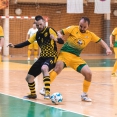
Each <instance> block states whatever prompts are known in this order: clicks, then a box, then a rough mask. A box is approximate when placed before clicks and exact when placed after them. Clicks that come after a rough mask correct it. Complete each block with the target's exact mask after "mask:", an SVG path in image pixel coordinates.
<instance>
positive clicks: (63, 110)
mask: <svg viewBox="0 0 117 117" xmlns="http://www.w3.org/2000/svg"><path fill="white" fill-rule="evenodd" d="M0 94H3V95H6V96H10V97H14V98H18V99H21V100H26V101H30V102H34V103H37V104H41V105H45V106H48V107H54V108H57V107H55V106H50V105H46V104H43V103H40V102H35V101H32V100H27V99H23V98H19V97H17V96H12V95H8V94H5V93H1V92H0ZM57 109H61V110H62V112H65V111H67V112H72V113H76V112H74V111H70V110H65V109H63V108H57ZM76 114H79V115H83V116H88V117H93V116H90V115H85V114H81V113H76Z"/></svg>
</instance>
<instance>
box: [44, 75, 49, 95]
mask: <svg viewBox="0 0 117 117" xmlns="http://www.w3.org/2000/svg"><path fill="white" fill-rule="evenodd" d="M43 82H44V84H45V92H46V94H50V77H49V76H45V77H44V78H43Z"/></svg>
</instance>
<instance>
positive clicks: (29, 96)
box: [23, 94, 37, 99]
mask: <svg viewBox="0 0 117 117" xmlns="http://www.w3.org/2000/svg"><path fill="white" fill-rule="evenodd" d="M23 98H24V99H36V98H37V95H36V94H33V95H32V94H29V95H27V96H24V97H23Z"/></svg>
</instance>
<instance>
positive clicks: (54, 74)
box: [50, 70, 57, 82]
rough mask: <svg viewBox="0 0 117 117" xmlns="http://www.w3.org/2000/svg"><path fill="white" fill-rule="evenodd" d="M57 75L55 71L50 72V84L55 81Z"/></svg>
mask: <svg viewBox="0 0 117 117" xmlns="http://www.w3.org/2000/svg"><path fill="white" fill-rule="evenodd" d="M56 76H57V73H56V72H55V71H53V70H52V71H51V72H50V82H53V80H54V79H55V78H56Z"/></svg>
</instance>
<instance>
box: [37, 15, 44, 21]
mask: <svg viewBox="0 0 117 117" xmlns="http://www.w3.org/2000/svg"><path fill="white" fill-rule="evenodd" d="M40 19H42V20H44V18H43V17H42V16H41V15H37V16H35V20H36V21H38V20H40Z"/></svg>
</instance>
